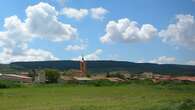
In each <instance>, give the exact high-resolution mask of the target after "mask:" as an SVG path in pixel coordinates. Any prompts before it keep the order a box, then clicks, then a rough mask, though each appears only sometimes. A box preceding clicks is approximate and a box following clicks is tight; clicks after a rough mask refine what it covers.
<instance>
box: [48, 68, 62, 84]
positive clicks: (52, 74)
mask: <svg viewBox="0 0 195 110" xmlns="http://www.w3.org/2000/svg"><path fill="white" fill-rule="evenodd" d="M45 76H46V80H47V82H48V83H57V82H58V79H59V77H60V73H59V72H58V71H57V70H54V69H46V70H45Z"/></svg>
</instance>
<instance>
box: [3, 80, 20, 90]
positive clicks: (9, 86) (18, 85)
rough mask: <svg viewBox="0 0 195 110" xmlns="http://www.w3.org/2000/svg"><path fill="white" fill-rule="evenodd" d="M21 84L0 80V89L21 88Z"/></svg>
mask: <svg viewBox="0 0 195 110" xmlns="http://www.w3.org/2000/svg"><path fill="white" fill-rule="evenodd" d="M21 86H22V84H21V83H19V82H16V81H8V80H0V88H15V87H21Z"/></svg>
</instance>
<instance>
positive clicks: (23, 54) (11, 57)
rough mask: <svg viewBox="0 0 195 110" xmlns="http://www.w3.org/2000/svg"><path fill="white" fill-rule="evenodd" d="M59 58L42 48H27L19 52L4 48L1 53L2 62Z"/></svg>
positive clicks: (0, 61) (0, 59)
mask: <svg viewBox="0 0 195 110" xmlns="http://www.w3.org/2000/svg"><path fill="white" fill-rule="evenodd" d="M44 60H58V58H57V57H55V56H54V55H53V54H52V53H51V52H49V51H45V50H41V49H25V50H23V51H19V52H18V53H17V54H16V53H14V52H13V50H12V49H6V48H4V49H3V52H1V53H0V63H10V62H17V61H44Z"/></svg>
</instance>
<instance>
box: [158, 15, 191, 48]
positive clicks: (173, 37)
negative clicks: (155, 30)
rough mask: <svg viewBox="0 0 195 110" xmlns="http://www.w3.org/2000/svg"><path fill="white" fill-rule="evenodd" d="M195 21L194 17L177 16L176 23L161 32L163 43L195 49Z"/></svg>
mask: <svg viewBox="0 0 195 110" xmlns="http://www.w3.org/2000/svg"><path fill="white" fill-rule="evenodd" d="M194 29H195V19H194V16H192V15H177V16H176V23H175V24H170V25H168V27H167V29H165V30H162V31H160V32H159V36H160V37H161V38H162V40H163V42H167V43H170V44H172V45H176V46H185V47H188V48H191V49H192V48H194V47H195V31H194Z"/></svg>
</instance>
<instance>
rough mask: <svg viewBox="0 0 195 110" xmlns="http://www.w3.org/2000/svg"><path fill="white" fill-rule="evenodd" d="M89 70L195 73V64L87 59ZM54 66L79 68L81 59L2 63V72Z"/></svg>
mask: <svg viewBox="0 0 195 110" xmlns="http://www.w3.org/2000/svg"><path fill="white" fill-rule="evenodd" d="M86 63H87V70H88V71H89V72H95V73H105V72H112V71H128V72H130V73H141V72H154V73H159V74H172V75H195V66H190V65H176V64H151V63H133V62H127V61H87V62H86ZM45 68H53V69H58V70H61V71H64V70H69V69H79V61H71V60H61V61H35V62H14V63H11V64H0V72H2V73H15V72H20V71H32V70H33V69H45Z"/></svg>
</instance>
